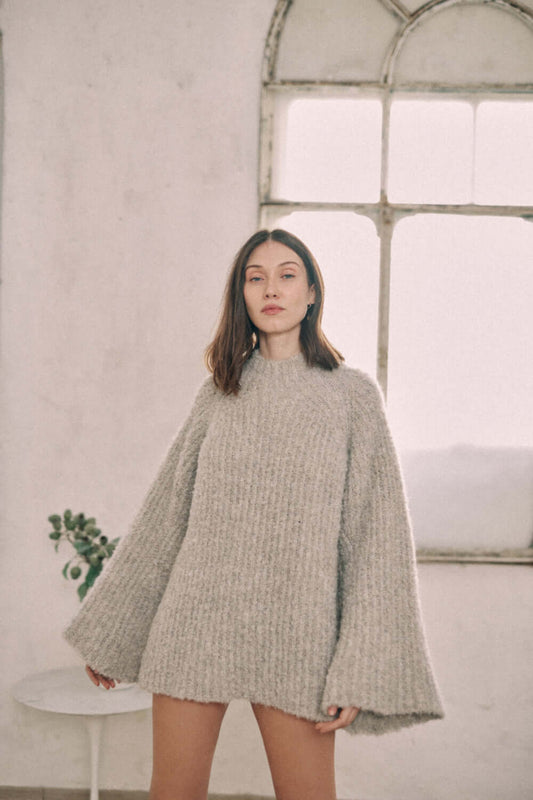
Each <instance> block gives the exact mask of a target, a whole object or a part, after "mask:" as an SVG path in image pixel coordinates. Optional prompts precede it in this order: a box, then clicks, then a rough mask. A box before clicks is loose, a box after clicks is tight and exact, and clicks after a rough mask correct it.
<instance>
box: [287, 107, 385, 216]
mask: <svg viewBox="0 0 533 800" xmlns="http://www.w3.org/2000/svg"><path fill="white" fill-rule="evenodd" d="M280 127H281V126H280ZM279 138H280V141H278V143H277V145H276V152H277V153H278V159H277V164H275V169H274V175H273V196H274V197H278V198H281V199H289V200H309V201H313V200H322V201H325V202H328V201H329V202H375V201H376V200H378V199H379V173H380V161H381V144H380V142H381V102H380V101H379V100H357V99H355V100H354V99H346V98H344V99H339V98H327V99H299V100H293V101H292V102H291V103H290V104H289V106H288V108H287V111H286V125H285V126H284V131H282V130H279ZM276 167H277V169H276Z"/></svg>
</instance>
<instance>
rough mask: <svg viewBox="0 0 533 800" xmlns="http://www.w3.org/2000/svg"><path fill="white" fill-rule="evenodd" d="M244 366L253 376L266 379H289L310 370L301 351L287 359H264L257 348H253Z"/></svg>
mask: <svg viewBox="0 0 533 800" xmlns="http://www.w3.org/2000/svg"><path fill="white" fill-rule="evenodd" d="M246 366H247V367H248V369H249V370H251V371H252V372H253V373H254V374H256V375H265V376H266V377H276V376H278V375H279V376H287V377H290V376H291V375H296V374H299V373H302V372H305V371H306V370H308V369H310V367H309V366H308V364H307V361H306V360H305V355H304V353H303V351H302V350H300V351H299V352H298V353H294V355H292V356H289V357H288V358H265V357H264V356H262V355H261V352H260V350H259V348H255V349H254V350H252V353H251V355H250V357H249V358H248V360H247V361H246Z"/></svg>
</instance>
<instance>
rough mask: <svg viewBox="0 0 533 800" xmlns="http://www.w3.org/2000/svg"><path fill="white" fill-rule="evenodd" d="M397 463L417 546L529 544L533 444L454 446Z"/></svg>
mask: <svg viewBox="0 0 533 800" xmlns="http://www.w3.org/2000/svg"><path fill="white" fill-rule="evenodd" d="M401 463H402V470H403V474H404V478H405V484H406V491H407V495H408V498H409V509H410V512H411V519H412V523H413V532H414V537H415V540H416V544H417V546H418V547H439V548H442V547H454V548H465V547H466V548H484V549H491V548H497V549H502V548H523V547H530V546H531V545H532V544H533V448H529V447H476V446H474V445H467V444H458V445H454V446H453V447H449V448H446V449H444V450H409V451H404V452H402V453H401Z"/></svg>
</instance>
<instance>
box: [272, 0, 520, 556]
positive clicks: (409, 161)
mask: <svg viewBox="0 0 533 800" xmlns="http://www.w3.org/2000/svg"><path fill="white" fill-rule="evenodd" d="M530 2H531V5H526V4H525V3H520V2H515V0H512V1H511V0H509V2H508V0H474V2H471V1H469V0H431V2H427V3H425V4H423V5H418V3H417V0H408V3H407V4H404V3H402V2H399V1H398V0H382V2H379V0H336V1H332V0H328V2H325V0H293V2H292V3H291V2H290V1H288V0H280V2H278V3H277V6H276V9H275V12H274V15H273V18H272V23H271V28H270V31H269V35H268V39H267V43H266V47H265V54H264V64H263V83H262V101H261V148H260V153H261V157H260V187H259V223H260V225H261V226H266V227H273V226H275V225H279V226H280V227H286V228H288V229H289V230H292V231H294V232H295V233H297V234H299V235H301V236H302V238H304V240H305V241H307V242H308V243H309V245H310V246H311V248H312V249H313V250H314V251H315V253H316V255H317V256H318V260H319V263H320V265H321V268H322V269H323V271H324V275H325V282H326V291H327V294H326V303H325V312H324V320H323V322H324V328H325V330H326V333H327V335H328V336H329V337H330V338H331V340H332V341H333V342H334V343H335V345H336V346H338V347H339V349H340V350H341V351H342V352H343V354H344V355H345V357H346V361H347V363H348V364H349V365H351V366H358V367H361V368H363V369H365V370H366V371H367V372H370V373H371V374H374V375H375V377H376V378H377V379H378V381H379V382H380V385H381V387H382V389H383V391H384V393H385V395H386V397H387V405H388V412H389V418H390V420H391V425H392V427H393V432H394V434H395V439H396V441H397V442H398V446H399V451H400V456H401V459H402V465H403V468H404V473H405V476H406V483H407V489H408V494H409V497H410V505H411V510H412V515H413V526H414V531H415V538H416V539H417V545H418V548H419V555H420V556H421V557H422V556H423V555H424V553H425V555H426V556H427V557H432V558H437V557H439V556H438V553H440V552H442V557H443V558H445V557H448V556H447V555H446V554H449V553H450V552H451V551H453V553H454V555H453V557H454V558H463V557H464V558H465V559H467V560H473V559H474V558H476V559H477V558H479V559H481V560H491V559H492V558H494V559H495V560H509V561H514V562H522V561H524V560H532V557H531V553H532V550H531V549H530V546H531V544H532V535H533V508H532V503H531V487H532V486H533V415H532V414H531V397H532V396H533V358H532V353H531V345H530V340H531V324H530V319H531V308H532V307H533V225H532V224H531V220H533V94H532V93H533V0H530ZM460 552H462V553H463V556H461V555H460Z"/></svg>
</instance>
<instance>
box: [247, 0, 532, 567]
mask: <svg viewBox="0 0 533 800" xmlns="http://www.w3.org/2000/svg"><path fill="white" fill-rule="evenodd" d="M383 2H384V4H385V5H386V7H387V8H388V9H389V11H391V12H392V13H393V14H394V15H395V16H396V17H398V18H399V20H400V23H401V24H400V27H399V28H398V30H397V32H396V34H395V35H394V36H393V37H392V39H391V42H390V44H389V48H388V52H387V54H386V56H385V59H384V63H383V66H382V72H381V76H380V80H379V81H324V80H286V79H284V80H279V79H277V78H276V77H275V76H276V63H277V55H278V48H279V42H280V38H281V36H282V34H283V26H284V23H285V20H286V17H287V13H288V11H289V8H290V6H291V5H292V0H278V2H277V4H276V8H275V10H274V13H273V16H272V20H271V25H270V30H269V32H268V36H267V40H266V44H265V50H264V56H263V70H262V81H261V98H260V109H261V111H260V146H259V186H258V226H259V227H260V228H263V227H267V228H271V227H272V226H273V224H275V222H276V220H277V219H279V218H280V217H281V216H285V215H286V214H290V213H292V212H294V211H350V212H352V213H355V214H361V215H363V216H366V217H369V218H370V219H371V220H372V222H373V223H374V225H375V227H376V232H377V234H378V237H379V240H380V268H379V269H380V275H379V299H378V340H377V354H376V358H377V380H378V382H379V384H380V387H381V389H382V391H383V395H384V397H385V400H386V398H387V371H388V349H389V310H390V281H391V263H390V259H391V242H392V236H393V232H394V228H395V225H396V224H397V223H398V221H399V220H401V219H403V218H404V217H406V216H411V215H413V214H454V215H467V216H503V217H519V218H522V219H525V220H528V221H530V222H533V206H522V205H489V204H477V203H464V204H463V203H461V204H438V203H391V202H390V201H389V200H388V197H387V183H388V156H389V135H390V111H391V104H392V101H393V99H394V97H395V96H397V95H401V96H406V95H408V94H410V95H411V96H413V97H427V96H428V95H433V96H434V95H453V98H454V99H463V100H466V101H468V102H470V103H471V104H473V105H474V106H477V105H478V104H479V103H480V102H482V101H484V100H495V99H497V98H500V99H501V98H502V97H505V98H506V99H510V98H514V99H521V98H523V97H524V96H527V97H528V98H529V97H530V96H531V94H532V93H533V84H531V83H520V84H505V83H492V84H491V83H483V84H478V83H464V84H455V83H453V84H451V83H450V84H447V83H443V82H429V81H416V82H415V81H414V82H409V83H405V82H403V83H402V82H395V81H394V68H395V64H396V59H397V56H398V54H399V53H400V51H401V48H402V46H403V45H404V44H405V42H406V41H407V40H408V38H409V34H410V33H411V32H412V31H413V30H414V29H415V28H416V27H417V26H418V25H419V24H420V22H421V21H423V20H425V19H426V18H428V17H429V16H431V15H433V14H435V13H437V12H439V11H442V10H444V9H445V8H448V7H451V6H458V5H482V6H484V7H487V6H496V7H498V8H499V9H501V10H504V11H507V12H509V13H510V14H512V15H514V16H515V17H518V19H520V20H521V21H522V22H523V23H524V24H526V25H527V27H528V28H529V29H530V30H531V33H532V34H533V9H531V8H529V7H527V6H524V5H523V4H521V3H520V2H517V1H516V0H512V2H508V0H429V2H427V3H425V4H424V5H422V6H420V7H419V8H418V9H417V10H416V11H413V12H411V11H409V10H408V9H406V8H405V7H404V6H403V5H402V4H401V2H399V0H383ZM279 96H282V97H283V96H285V97H287V96H290V97H291V98H294V99H296V98H299V97H328V98H329V97H354V96H355V97H365V98H374V99H375V98H379V99H380V100H381V102H382V109H383V117H382V133H381V175H380V196H379V200H377V201H376V202H374V203H346V202H321V201H312V202H307V201H288V200H279V199H275V198H273V197H272V175H273V147H274V137H275V126H276V119H277V116H276V101H277V98H278V97H279ZM417 559H418V560H419V561H438V562H441V561H449V562H454V563H457V562H470V563H480V562H481V563H483V562H484V563H504V564H524V563H533V546H532V547H528V548H519V549H509V548H502V549H497V550H495V549H493V548H491V549H465V548H447V547H446V548H444V547H443V548H417Z"/></svg>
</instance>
